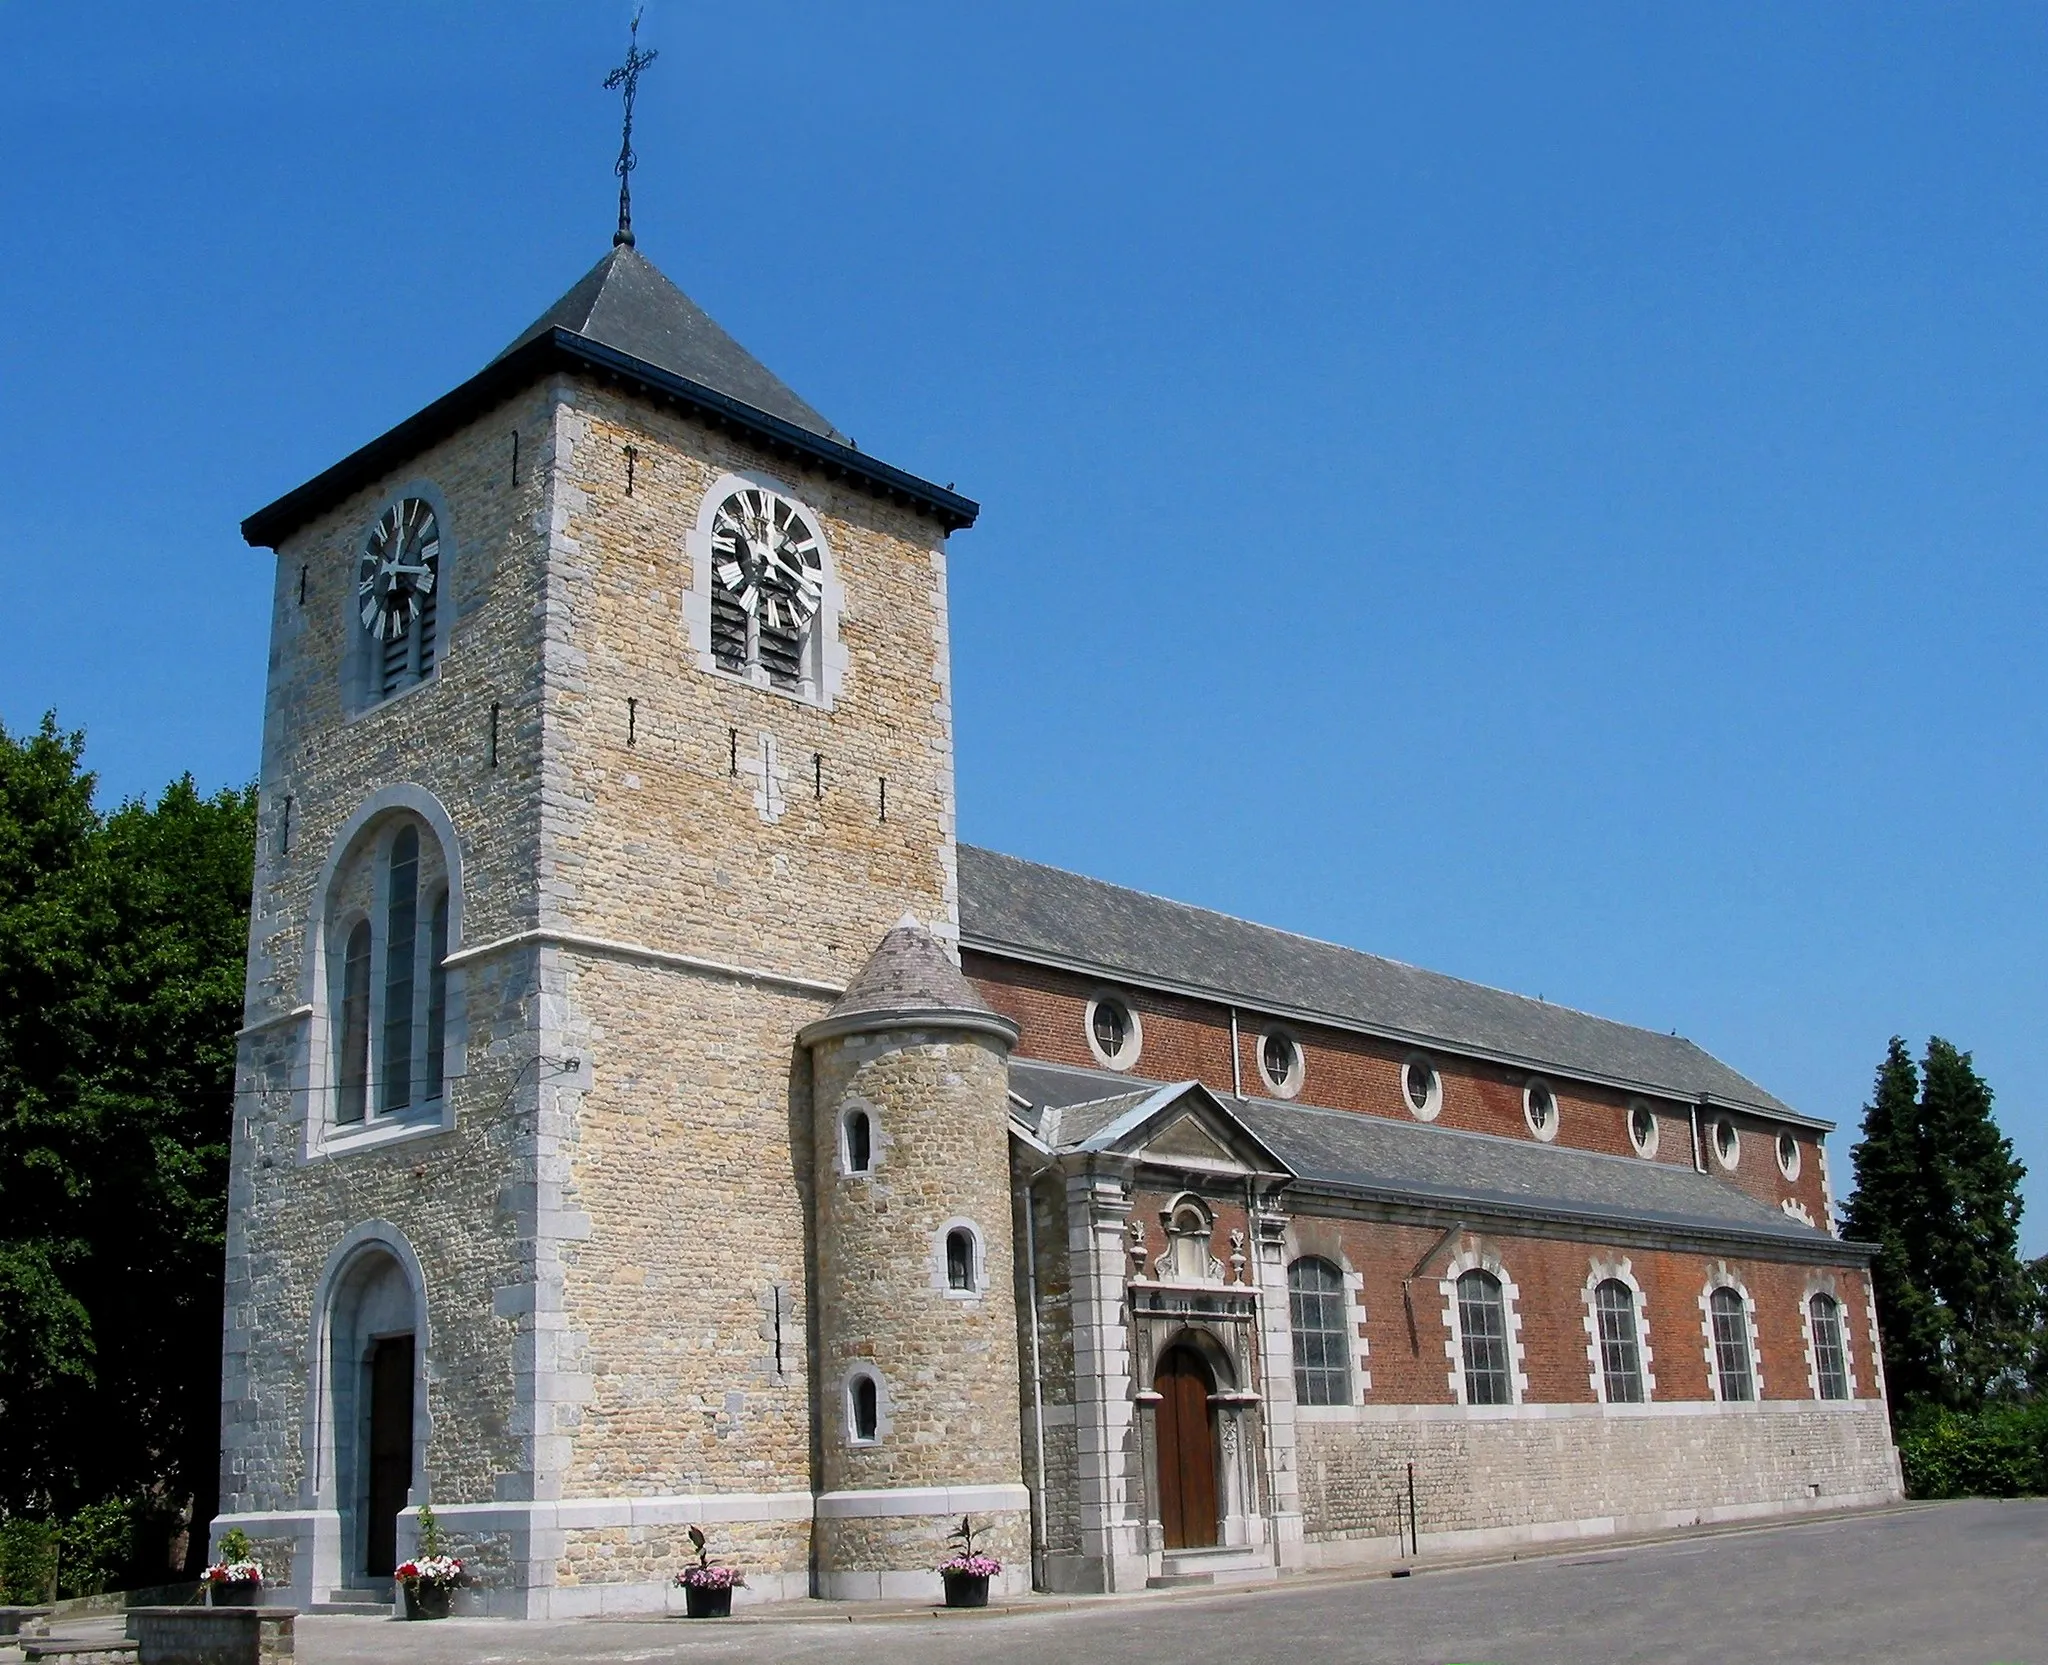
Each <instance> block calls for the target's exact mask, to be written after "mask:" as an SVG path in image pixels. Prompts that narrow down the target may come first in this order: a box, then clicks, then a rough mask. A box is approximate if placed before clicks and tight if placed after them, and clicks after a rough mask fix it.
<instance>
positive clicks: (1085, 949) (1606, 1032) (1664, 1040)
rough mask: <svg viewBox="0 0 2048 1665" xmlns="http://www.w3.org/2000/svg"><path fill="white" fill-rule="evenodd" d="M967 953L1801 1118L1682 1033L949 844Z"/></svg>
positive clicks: (1809, 1121)
mask: <svg viewBox="0 0 2048 1665" xmlns="http://www.w3.org/2000/svg"><path fill="white" fill-rule="evenodd" d="M960 934H961V941H962V943H963V945H964V946H966V947H968V948H979V949H985V950H988V951H990V952H993V953H998V954H1001V953H1013V954H1018V955H1021V956H1022V957H1024V958H1026V959H1040V960H1046V961H1049V962H1051V963H1054V964H1058V965H1065V966H1071V967H1074V968H1076V969H1079V970H1083V971H1087V972H1090V973H1093V974H1097V975H1100V976H1102V977H1104V978H1106V979H1109V980H1112V981H1114V980H1117V979H1119V978H1129V979H1131V980H1133V981H1136V982H1140V983H1146V984H1151V985H1153V986H1157V987H1165V988H1169V989H1175V990H1181V991H1185V992H1188V993H1192V994H1197V995H1202V996H1206V997H1209V998H1212V999H1216V1000H1221V1001H1227V1002H1231V1003H1234V1004H1237V1005H1239V1006H1243V1007H1248V1008H1250V1009H1251V1011H1253V1012H1254V1013H1262V1014H1267V1015H1271V1016H1276V1017H1299V1018H1304V1019H1309V1020H1316V1019H1321V1020H1323V1021H1326V1022H1330V1023H1334V1024H1336V1025H1339V1026H1341V1027H1345V1028H1350V1029H1355V1030H1360V1031H1363V1032H1365V1033H1368V1034H1374V1035H1380V1036H1385V1037H1387V1038H1389V1039H1393V1040H1399V1041H1408V1042H1413V1043H1415V1044H1417V1045H1422V1046H1432V1045H1434V1046H1440V1047H1443V1048H1445V1049H1447V1050H1451V1051H1456V1052H1462V1053H1466V1054H1468V1055H1472V1056H1476V1057H1481V1058H1488V1059H1493V1060H1495V1061H1498V1062H1501V1063H1506V1064H1510V1065H1513V1066H1517V1067H1522V1068H1527V1069H1531V1070H1542V1071H1547V1072H1550V1073H1553V1074H1556V1075H1560V1076H1574V1077H1577V1078H1579V1079H1581V1080H1588V1081H1597V1082H1604V1083H1607V1084H1610V1085H1613V1086H1618V1087H1622V1088H1625V1089H1633V1090H1636V1091H1643V1092H1649V1093H1653V1094H1660V1095H1663V1096H1666V1097H1670V1098H1676V1099H1684V1100H1691V1099H1697V1098H1699V1097H1700V1096H1701V1095H1703V1094H1704V1095H1705V1096H1706V1097H1707V1098H1708V1099H1710V1100H1711V1101H1712V1102H1713V1103H1715V1104H1721V1105H1728V1106H1734V1107H1740V1108H1744V1109H1751V1110H1757V1111H1761V1112H1763V1113H1764V1114H1767V1115H1771V1116H1774V1117H1778V1118H1781V1119H1790V1120H1793V1121H1796V1122H1798V1123H1800V1124H1801V1125H1804V1126H1815V1127H1821V1128H1826V1127H1831V1126H1832V1125H1833V1124H1832V1123H1829V1122H1823V1121H1817V1120H1815V1119H1814V1118H1812V1117H1808V1116H1802V1115H1800V1114H1799V1113H1798V1112H1797V1111H1795V1110H1793V1109H1792V1108H1791V1107H1790V1106H1789V1105H1787V1104H1785V1103H1784V1102H1783V1101H1782V1100H1780V1099H1777V1098H1775V1097H1773V1096H1772V1095H1771V1094H1770V1093H1767V1092H1765V1091H1764V1089H1763V1088H1761V1087H1759V1086H1758V1085H1757V1084H1756V1083H1755V1082H1753V1081H1751V1080H1749V1079H1748V1078H1746V1077H1745V1076H1742V1075H1740V1074H1738V1073H1737V1072H1736V1071H1734V1070H1732V1069H1730V1068H1729V1067H1728V1066H1727V1065H1726V1064H1724V1063H1722V1062H1721V1061H1720V1060H1719V1059H1718V1058H1715V1057H1714V1056H1712V1055H1711V1054H1710V1053H1708V1052H1706V1051H1705V1050H1703V1049H1702V1048H1700V1047H1698V1046H1695V1045H1694V1044H1693V1043H1692V1042H1691V1041H1688V1040H1686V1039H1684V1038H1683V1037H1681V1036H1677V1035H1660V1034H1657V1033H1656V1032H1655V1031H1653V1030H1648V1029H1637V1028H1634V1027H1633V1026H1631V1025H1629V1024H1625V1023H1616V1022H1613V1021H1612V1020H1611V1019H1608V1018H1600V1017H1594V1016H1592V1015H1590V1014H1589V1013H1586V1012H1579V1011H1574V1010H1572V1009H1571V1008H1570V1007H1568V1006H1554V1005H1551V1004H1550V1003H1549V1002H1547V1001H1541V1000H1531V999H1529V998H1528V997H1527V996H1526V995H1519V994H1508V993H1506V992H1504V991H1503V990H1500V989H1494V988H1488V987H1486V986H1485V985H1484V984H1481V983H1468V982H1465V981H1463V980H1461V979H1459V978H1456V977H1447V976H1445V975H1443V974H1442V973H1441V972H1435V971H1424V970H1422V969H1420V968H1419V967H1417V966H1411V965H1403V964H1402V963H1401V962H1399V961H1398V960H1386V959H1381V958H1380V957H1379V956H1378V955H1375V954H1365V953H1360V952H1359V951H1358V950H1357V949H1355V948H1343V947H1339V946H1338V945H1337V944H1335V943H1329V942H1319V941H1317V940H1316V939H1314V938H1313V937H1304V936H1297V935H1295V934H1294V933H1293V932H1291V931H1280V930H1275V929H1273V928H1272V927H1271V926H1268V925H1254V924H1251V923H1250V922H1248V921H1246V920H1242V919H1234V918H1232V917H1231V916H1230V915H1229V914H1223V913H1214V912H1211V911H1210V910H1208V909H1206V908H1196V907H1190V906H1188V905H1187V904H1186V903H1183V902H1169V901H1166V900H1164V899H1163V898H1161V897H1157V896H1148V895H1146V894H1145V893H1144V892H1142V891H1136V890H1126V889H1125V888H1123V887H1122V886H1121V885H1112V884H1105V883H1104V882H1103V881H1101V880H1100V879H1089V878H1084V877H1082V876H1081V875H1080V874H1078V873H1068V872H1064V871H1062V870H1061V869H1059V868H1056V867H1045V866H1041V865H1040V864H1039V863H1037V862H1030V861H1023V860H1020V859H1019V858H1018V857H1016V856H1006V855H1001V854H998V853H997V852H996V851H993V850H982V849H977V848H975V847H974V846H972V845H967V844H963V845H961V846H960Z"/></svg>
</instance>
